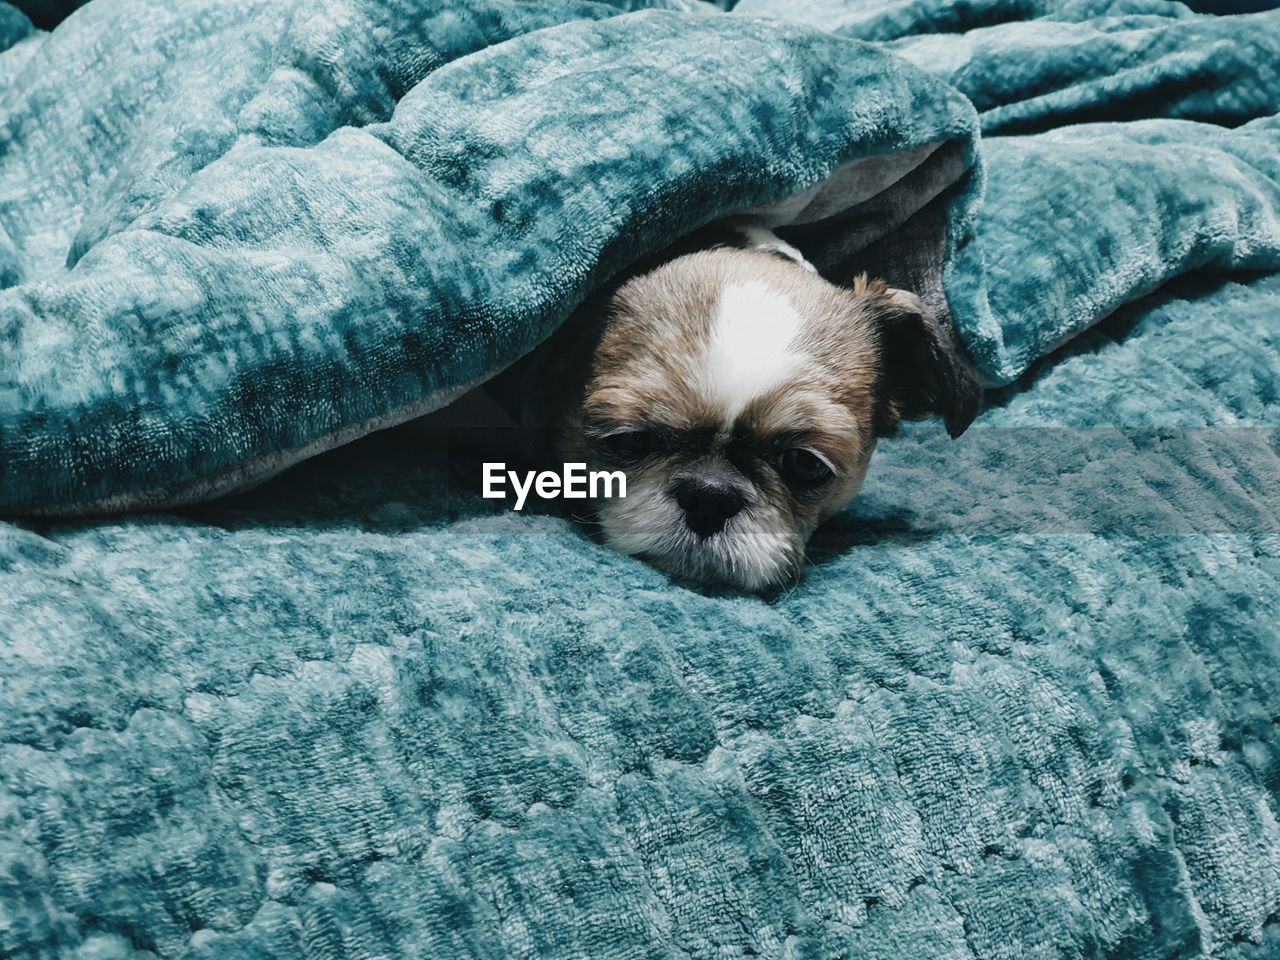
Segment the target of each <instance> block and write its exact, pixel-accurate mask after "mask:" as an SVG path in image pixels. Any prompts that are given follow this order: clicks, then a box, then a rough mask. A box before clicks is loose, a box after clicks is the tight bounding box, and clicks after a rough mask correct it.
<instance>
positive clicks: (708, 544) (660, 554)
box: [519, 223, 981, 592]
mask: <svg viewBox="0 0 1280 960" xmlns="http://www.w3.org/2000/svg"><path fill="white" fill-rule="evenodd" d="M519 382H520V384H521V387H520V390H521V393H522V403H523V404H524V405H525V407H526V409H528V408H529V407H530V406H532V408H534V409H537V410H539V411H540V413H539V414H535V415H534V417H533V419H535V420H538V421H539V422H540V423H541V424H542V425H544V426H547V427H549V428H550V433H551V442H552V445H553V448H554V451H555V456H556V458H557V459H561V460H563V461H565V462H575V463H577V462H581V463H585V464H586V465H587V467H588V468H589V469H603V470H622V471H624V472H625V475H626V480H627V494H626V496H625V497H624V498H617V499H610V500H601V501H598V502H594V503H592V504H590V509H591V511H592V515H593V516H594V519H595V521H596V522H597V523H598V525H599V532H600V535H601V537H602V539H603V541H604V543H605V544H606V545H608V546H609V547H611V548H613V549H615V550H618V551H620V552H622V553H625V554H630V555H633V556H637V557H640V558H643V559H644V560H647V561H648V562H650V563H652V564H653V565H655V566H657V567H658V568H660V569H662V570H664V571H666V572H668V573H669V574H672V575H674V576H676V577H679V578H685V579H688V580H692V581H697V582H701V583H705V584H719V585H724V586H729V587H732V588H737V589H740V590H745V591H752V592H761V591H767V590H770V589H772V588H776V587H780V586H783V585H785V584H788V583H791V582H794V581H795V580H796V579H798V578H799V576H800V575H801V572H802V570H803V568H804V559H805V547H806V544H807V543H808V541H809V538H810V536H811V535H812V534H813V532H814V530H815V529H816V528H817V527H818V526H819V524H821V523H822V522H823V521H824V520H826V519H827V518H829V517H831V516H832V515H833V514H835V513H836V512H838V511H839V510H841V509H843V508H844V507H845V506H846V505H847V504H848V503H849V501H850V500H852V499H853V497H854V496H855V495H856V494H857V492H858V490H859V488H860V487H861V486H862V482H863V478H864V477H865V475H866V472H867V466H868V463H869V462H870V459H871V455H872V452H873V451H874V449H875V446H876V441H877V440H878V439H879V438H881V437H886V436H890V435H892V434H894V433H895V432H896V431H897V429H898V424H899V423H900V421H902V420H907V419H918V418H922V417H926V416H929V415H938V416H941V417H942V418H943V420H944V422H945V424H946V428H947V431H948V432H949V433H950V434H951V436H952V437H956V436H959V435H960V434H961V433H962V432H963V431H964V430H965V429H966V428H967V427H968V426H969V424H970V423H971V422H972V421H973V419H974V418H975V417H976V416H977V413H978V410H979V407H980V404H981V389H980V387H979V385H978V383H977V381H976V380H975V378H974V376H973V375H972V373H971V370H970V367H969V365H968V363H967V361H966V359H965V358H964V356H963V354H962V352H961V350H960V348H959V346H958V345H957V343H956V340H955V338H954V336H953V334H952V333H951V331H950V328H949V326H948V325H944V324H941V323H939V322H938V321H937V320H936V319H935V318H934V317H933V316H932V315H931V314H930V312H929V311H928V310H927V309H926V308H925V307H924V305H923V304H922V303H921V301H920V299H919V298H918V297H917V296H916V295H914V294H912V293H909V292H907V291H905V290H898V289H893V288H891V287H889V286H887V285H886V284H884V283H882V282H878V281H870V280H867V279H866V278H865V277H859V278H857V279H856V280H854V281H853V282H852V285H851V286H849V287H841V286H837V285H836V284H834V283H831V282H829V281H828V280H826V279H824V278H823V277H822V276H821V275H820V274H819V273H818V271H817V270H815V269H814V267H813V265H812V264H811V263H809V262H808V261H807V260H806V259H805V257H804V256H803V255H802V254H801V253H800V252H799V251H798V250H797V249H796V248H795V247H793V246H792V245H791V244H789V243H786V242H784V241H783V240H781V239H780V238H779V237H778V236H777V235H775V234H774V233H772V232H771V231H769V230H767V229H765V228H763V227H761V226H759V225H753V224H750V223H747V224H742V223H737V224H733V225H731V226H730V227H729V228H728V229H727V230H722V232H721V239H720V240H718V241H717V242H716V243H714V244H712V245H710V246H702V247H700V248H699V249H694V250H692V251H690V252H686V253H680V254H678V255H675V256H671V257H669V258H666V259H663V260H662V262H660V263H657V264H656V265H652V266H649V267H646V268H643V269H640V270H637V271H635V272H634V273H632V274H631V275H630V276H629V277H628V278H626V279H625V280H624V281H623V282H621V283H619V284H617V285H616V286H614V287H613V288H611V289H609V290H607V291H606V292H605V293H603V294H601V295H599V296H597V297H595V298H594V299H593V300H591V301H589V302H588V303H587V304H586V305H585V306H584V307H582V308H581V309H580V310H579V311H578V312H577V314H576V315H575V316H574V317H573V318H571V320H570V321H569V322H567V323H566V324H565V325H564V327H563V328H562V329H561V330H560V331H559V332H558V333H557V334H556V335H555V336H553V337H552V338H551V340H550V341H548V342H547V343H546V344H544V345H543V346H542V347H541V348H539V350H537V351H535V353H534V355H533V357H532V358H530V361H529V362H527V363H525V364H524V365H523V372H522V375H521V376H520V378H519Z"/></svg>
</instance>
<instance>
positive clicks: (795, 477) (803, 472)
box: [778, 447, 833, 489]
mask: <svg viewBox="0 0 1280 960" xmlns="http://www.w3.org/2000/svg"><path fill="white" fill-rule="evenodd" d="M778 470H779V471H780V472H781V473H782V477H783V479H785V480H786V481H787V482H788V483H790V484H792V485H794V486H797V487H801V488H804V489H812V488H814V487H817V486H821V485H822V484H824V483H826V482H827V481H828V480H830V479H831V477H832V476H833V474H832V472H831V467H830V466H829V465H828V464H827V462H826V461H825V460H823V459H822V458H821V457H820V456H818V455H817V454H816V453H814V452H813V451H812V450H806V449H805V448H804V447H792V448H791V449H790V450H786V451H783V454H782V456H780V457H779V458H778Z"/></svg>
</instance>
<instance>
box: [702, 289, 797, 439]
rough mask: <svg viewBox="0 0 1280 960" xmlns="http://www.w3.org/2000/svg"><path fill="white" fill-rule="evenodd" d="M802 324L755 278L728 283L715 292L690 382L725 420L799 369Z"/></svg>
mask: <svg viewBox="0 0 1280 960" xmlns="http://www.w3.org/2000/svg"><path fill="white" fill-rule="evenodd" d="M803 322H804V321H803V318H802V317H801V315H800V313H799V312H798V311H797V310H796V308H795V306H794V305H793V304H792V303H791V300H790V299H789V298H788V297H787V296H786V294H785V293H783V292H782V291H780V290H777V289H774V288H773V287H770V286H769V285H768V284H766V283H763V282H761V281H759V280H748V281H746V282H745V283H730V284H727V285H726V286H725V288H724V289H723V290H722V291H721V292H720V299H719V300H718V301H717V304H716V313H715V318H714V319H713V320H712V325H711V331H710V336H709V337H708V338H707V346H706V352H705V353H704V354H703V355H702V356H701V357H699V358H696V360H695V362H697V363H698V368H697V369H698V373H697V376H696V380H695V385H696V388H697V390H698V392H699V394H700V395H701V396H702V398H703V399H704V400H705V401H706V402H707V403H708V404H710V405H711V406H714V407H715V408H716V409H718V410H720V411H722V413H723V416H724V420H725V422H726V423H732V422H733V421H734V420H736V419H737V418H738V415H739V414H740V413H742V411H743V410H745V409H746V408H747V405H748V404H749V403H751V401H752V400H754V399H755V398H756V397H759V396H762V395H763V394H766V393H768V392H769V391H770V390H772V389H774V388H775V387H777V386H778V385H779V384H781V383H784V382H785V381H786V380H788V379H789V378H791V377H792V376H794V375H795V373H796V372H797V371H798V370H799V369H800V366H801V364H803V363H804V362H805V357H804V355H803V353H802V352H801V351H800V350H799V349H798V348H797V345H796V344H797V340H798V339H799V335H800V329H801V326H802V325H803Z"/></svg>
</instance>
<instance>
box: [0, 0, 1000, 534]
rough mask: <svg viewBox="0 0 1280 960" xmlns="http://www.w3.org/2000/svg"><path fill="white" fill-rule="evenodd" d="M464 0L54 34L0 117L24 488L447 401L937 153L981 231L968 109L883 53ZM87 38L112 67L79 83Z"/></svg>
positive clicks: (136, 21) (69, 489) (4, 378)
mask: <svg viewBox="0 0 1280 960" xmlns="http://www.w3.org/2000/svg"><path fill="white" fill-rule="evenodd" d="M450 10H452V6H451V5H449V4H443V5H441V6H440V7H439V8H438V9H436V8H435V7H433V6H431V5H429V4H428V5H426V9H425V10H423V9H419V5H417V4H411V5H408V6H406V7H403V8H401V7H384V6H382V5H379V4H370V3H361V2H355V0H353V2H349V3H347V2H343V3H336V4H333V5H330V6H328V7H326V8H325V9H324V11H323V13H321V12H318V11H317V10H316V9H315V8H314V7H313V6H312V5H310V4H301V3H300V4H299V5H298V6H297V8H296V9H293V8H280V7H279V6H278V5H277V6H271V7H264V8H261V9H258V8H256V7H255V5H253V4H245V5H243V7H229V6H228V5H225V4H216V5H212V6H210V7H209V8H208V9H207V10H203V12H202V8H199V6H198V4H193V5H192V7H191V9H190V10H188V11H186V12H185V13H184V14H182V15H180V16H179V15H171V16H170V17H169V18H164V17H160V18H158V21H157V23H156V24H155V25H152V24H150V23H148V22H147V20H146V18H147V17H148V16H149V14H146V13H138V12H134V8H131V7H129V8H127V7H126V5H125V4H112V3H110V2H109V0H104V2H102V3H97V4H94V5H92V6H91V7H89V8H87V9H85V10H82V11H80V12H79V13H78V14H77V15H76V16H75V17H73V18H72V19H71V20H69V21H68V22H67V23H66V24H65V25H64V27H63V28H60V29H59V31H57V32H55V33H54V34H53V35H52V36H50V37H49V38H48V39H47V40H46V41H45V42H44V45H43V47H42V48H41V50H40V51H39V53H38V54H37V55H36V57H35V60H36V61H37V63H36V64H34V65H32V66H29V67H28V69H27V70H26V72H25V73H24V80H25V83H19V84H17V85H15V86H14V87H13V88H11V89H10V91H9V92H8V95H7V107H6V112H5V114H4V116H3V117H0V122H3V123H4V124H5V129H6V130H7V131H8V142H7V146H6V148H5V150H4V153H3V155H2V156H0V182H3V183H5V184H7V185H8V186H7V188H6V191H5V196H6V198H7V199H6V201H5V202H4V203H3V205H0V225H2V226H3V227H4V228H5V232H6V235H7V237H8V242H7V244H6V249H7V262H8V263H9V264H10V267H9V269H8V276H9V286H8V289H6V290H4V291H3V292H2V293H0V335H2V336H3V337H4V339H5V341H6V342H7V344H8V348H9V349H8V351H7V352H6V355H5V359H4V361H3V364H2V366H0V413H2V417H0V508H3V509H6V510H9V511H15V510H17V511H47V510H62V511H65V510H104V509H114V508H122V507H138V506H151V505H157V504H166V503H167V504H172V503H176V502H184V501H190V500H198V499H205V498H208V497H209V496H212V495H215V494H218V493H221V492H225V491H227V490H229V489H234V488H235V487H238V486H241V485H244V484H246V483H251V482H254V481H256V480H260V479H262V478H263V477H265V476H269V475H270V474H272V473H274V472H276V471H278V470H279V469H281V468H282V467H284V466H287V465H288V464H290V463H292V462H295V461H296V460H298V459H301V458H302V457H305V456H307V455H310V454H313V453H315V452H318V451H320V450H323V449H327V448H329V447H332V446H336V445H338V444H340V443H343V442H345V441H348V440H350V439H353V438H354V437H356V436H359V435H361V434H363V433H367V432H369V431H370V430H373V429H376V428H378V427H383V426H387V425H389V424H392V423H395V422H398V421H401V420H404V419H408V418H410V417H413V416H416V415H419V414H421V413H425V412H427V411H429V410H431V409H434V408H435V407H438V406H440V405H441V404H443V403H444V402H446V401H447V400H448V399H449V398H451V397H453V396H455V395H456V394H457V393H458V392H459V391H461V390H463V389H465V388H467V387H469V386H471V385H473V384H475V383H476V382H478V381H480V380H482V379H484V378H485V377H487V376H490V375H492V374H493V373H494V372H495V371H496V370H498V369H500V368H501V367H503V366H504V365H505V364H507V363H509V362H511V361H512V360H514V359H516V358H517V357H518V356H520V355H521V354H522V353H524V352H525V351H527V350H528V349H530V348H531V347H532V346H533V345H534V344H536V343H537V342H538V341H539V340H541V339H542V338H543V337H544V336H546V335H547V334H548V333H550V331H551V330H552V329H554V327H555V325H556V324H557V323H558V322H559V321H560V320H561V319H563V318H564V316H565V315H566V314H567V312H568V311H569V310H570V309H571V308H572V306H573V305H574V304H575V303H576V302H578V301H580V300H581V299H583V298H584V297H585V296H586V295H587V294H588V293H589V292H590V291H591V290H592V289H594V288H595V287H596V286H597V285H598V284H599V283H601V282H602V281H604V280H605V279H607V278H608V277H609V276H610V275H611V274H612V273H614V272H616V271H618V270H619V269H621V268H622V267H624V266H625V265H627V264H628V263H630V262H631V261H633V260H635V259H637V258H638V257H640V256H643V255H646V254H649V253H652V252H654V251H655V250H657V249H658V248H659V247H661V246H663V245H665V244H666V243H668V242H670V240H671V239H673V238H674V237H675V236H678V235H680V234H681V233H683V232H685V231H687V230H689V229H692V228H694V227H697V226H699V225H701V224H703V223H705V222H707V221H709V220H712V219H715V218H716V217H719V216H723V215H726V214H730V213H733V212H737V211H741V210H744V209H750V208H764V207H768V208H770V209H772V210H773V212H774V219H775V220H776V221H777V222H778V223H780V224H783V225H785V224H787V223H790V222H792V221H795V222H797V223H802V222H804V221H805V220H806V213H805V211H809V213H808V214H807V216H809V217H813V216H817V215H818V214H817V213H815V212H814V211H820V213H821V215H822V216H823V217H825V218H830V217H833V216H839V214H840V212H841V211H842V210H843V209H845V208H846V207H848V206H851V205H855V204H857V203H861V202H865V201H867V200H869V199H870V197H869V196H867V195H865V193H866V176H864V174H868V173H869V171H870V169H871V166H876V171H875V173H874V174H872V176H873V177H883V178H885V181H886V182H887V183H890V184H891V183H893V182H894V181H895V180H896V179H899V177H900V176H901V173H902V172H903V171H896V170H895V163H896V161H895V160H894V158H895V157H899V156H900V157H902V158H904V159H903V160H902V161H901V163H902V164H904V165H905V166H906V167H907V168H909V167H910V166H912V165H915V164H917V163H920V162H924V163H927V162H928V161H927V159H926V160H924V161H921V160H920V159H919V158H917V156H916V154H915V151H917V150H919V149H920V148H922V147H925V146H928V147H929V148H930V150H933V149H934V148H936V147H937V146H938V145H940V144H944V143H951V144H955V145H956V148H955V149H956V150H957V151H958V153H957V154H956V155H957V156H960V157H961V158H962V162H961V164H960V165H959V166H958V167H957V166H956V165H955V164H951V165H948V166H947V168H946V169H947V173H948V176H949V177H950V178H951V183H950V187H951V193H950V196H951V198H952V201H951V202H952V205H953V209H954V210H955V215H954V216H953V217H949V221H950V222H949V223H948V224H946V225H942V224H940V225H939V228H938V229H939V231H943V230H944V229H945V230H946V231H947V232H946V235H945V239H944V243H945V244H950V243H953V242H954V239H953V238H954V237H956V236H960V235H962V234H963V227H962V226H961V227H958V226H957V223H963V222H966V217H967V215H968V212H969V211H971V209H972V207H973V206H974V203H975V198H976V195H977V189H978V185H979V183H980V178H979V177H978V176H977V175H976V174H974V172H973V171H974V163H975V161H976V151H975V149H974V147H973V137H974V132H975V128H976V124H975V120H974V115H973V111H972V108H971V107H970V105H969V104H968V102H967V101H966V100H965V99H964V98H963V97H961V96H960V95H959V94H957V93H956V92H955V91H953V90H952V89H950V88H949V87H947V86H945V85H944V84H942V83H941V82H939V81H936V80H933V79H931V78H929V77H928V76H927V75H925V74H923V73H922V72H920V71H917V70H915V69H914V68H912V67H910V66H909V65H906V64H903V63H901V62H900V61H898V60H896V59H895V58H893V57H892V55H890V54H887V53H886V52H884V51H881V50H878V49H874V48H872V47H870V46H867V45H862V44H859V43H856V42H853V41H849V40H844V39H840V38H837V37H834V36H831V35H828V34H824V33H818V32H815V31H811V30H807V29H803V28H799V27H791V26H787V25H783V24H780V23H772V22H765V21H759V20H751V19H747V18H733V17H726V16H715V17H709V16H706V15H700V14H684V13H678V12H667V11H650V12H641V13H637V14H630V15H624V16H618V17H612V16H607V15H608V14H612V13H615V12H616V11H613V10H612V9H610V8H604V7H602V6H600V5H590V4H588V5H583V4H574V3H569V4H566V5H563V6H561V5H547V6H541V5H540V6H533V7H531V6H529V5H526V4H520V3H500V2H496V3H494V4H492V5H491V6H490V7H484V6H483V5H481V6H478V7H476V8H471V9H469V16H464V17H462V18H457V17H455V16H454V15H453V14H452V13H450V12H449V11H450ZM432 11H434V15H433V13H432ZM584 13H585V14H589V16H587V17H586V18H585V19H584V18H583V15H584ZM248 14H252V16H251V17H249V19H248V20H247V21H246V15H248ZM423 14H426V16H423ZM557 17H559V18H562V19H564V20H565V21H567V22H565V23H563V24H561V25H559V26H557V27H555V28H554V29H543V30H536V29H533V28H535V27H538V26H543V25H545V24H547V23H548V22H549V21H552V20H554V19H555V18H557ZM596 17H604V19H600V20H597V19H595V18H596ZM246 22H248V23H249V24H251V25H252V26H253V29H247V28H246V27H245V26H244V24H245V23H246ZM411 22H412V23H411ZM267 27H270V28H271V29H270V30H267V29H266V28H267ZM104 31H105V32H106V34H107V37H108V41H106V42H104V40H103V38H102V33H103V32H104ZM138 31H142V33H143V35H144V36H151V37H152V40H151V42H152V43H161V42H163V44H164V45H165V47H166V48H168V49H170V50H172V51H174V52H175V53H176V52H177V51H182V53H181V55H180V56H178V57H177V59H175V60H174V61H173V62H172V63H170V62H169V61H167V60H164V61H158V60H156V59H155V58H154V57H152V56H150V54H149V51H148V49H147V47H146V45H145V44H138V43H137V42H130V43H126V42H125V39H124V38H125V37H126V36H129V35H136V34H137V32H138ZM529 31H532V32H529ZM263 33H265V34H266V36H265V37H263V36H260V34H263ZM516 34H518V35H516ZM246 37H248V38H254V39H255V43H256V46H254V45H251V47H250V50H249V51H248V52H247V53H246V52H245V51H244V50H242V49H241V48H240V47H238V46H236V45H234V44H233V43H232V40H233V38H246ZM504 37H511V39H509V40H507V42H502V43H499V42H496V41H499V40H502V39H504ZM424 41H425V42H424ZM478 47H483V49H482V50H479V52H475V53H471V54H470V55H466V56H462V54H463V53H465V52H466V51H468V50H469V49H472V48H478ZM459 57H460V58H459ZM63 62H74V63H76V64H77V65H78V66H77V68H76V71H75V73H74V76H75V78H76V83H77V85H78V86H82V87H85V88H86V89H87V90H88V91H89V92H88V93H86V94H84V95H83V96H80V95H77V96H75V97H72V98H70V99H69V100H68V101H66V102H63V101H62V100H54V99H53V98H54V96H55V94H58V93H65V92H66V90H65V87H66V84H67V77H66V76H64V75H61V74H60V71H59V70H58V68H57V65H58V64H61V63H63ZM446 62H448V65H447V66H441V64H443V63H446ZM38 65H44V66H48V67H50V68H51V70H50V72H49V73H48V74H44V73H41V72H40V71H39V70H37V69H36V66H38ZM224 77H226V79H227V81H228V82H226V83H224V82H222V80H223V78H224ZM157 90H160V91H164V96H165V97H167V99H162V100H161V105H160V106H159V108H158V112H157V111H155V110H152V109H150V108H149V106H148V104H150V103H151V102H152V101H153V100H154V99H155V98H156V96H157ZM855 92H856V94H857V95H856V96H855V95H854V94H855ZM37 118H38V120H39V127H36V126H35V124H36V121H37ZM115 126H118V127H119V128H120V129H121V130H122V131H123V132H124V133H125V136H124V137H123V138H120V137H114V136H111V135H110V134H109V133H108V132H107V131H110V130H112V128H113V127H115ZM37 129H38V130H39V131H40V132H39V133H37V132H36V130H37ZM104 154H105V156H104ZM828 182H829V183H828ZM824 184H828V186H826V187H824V186H823V185H824ZM872 192H874V191H872ZM797 196H802V197H803V199H804V204H803V209H801V208H799V207H796V208H795V209H792V207H793V206H794V203H792V204H790V205H788V204H786V203H784V201H787V200H788V198H794V197H797ZM779 204H782V205H781V206H778V205H779ZM892 228H893V224H892V223H882V224H881V229H882V232H883V231H884V230H885V229H888V230H889V231H891V230H892ZM937 299H938V300H939V302H943V301H942V300H941V298H940V297H939V298H937Z"/></svg>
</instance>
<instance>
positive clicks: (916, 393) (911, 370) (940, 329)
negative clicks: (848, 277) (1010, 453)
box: [867, 284, 982, 437]
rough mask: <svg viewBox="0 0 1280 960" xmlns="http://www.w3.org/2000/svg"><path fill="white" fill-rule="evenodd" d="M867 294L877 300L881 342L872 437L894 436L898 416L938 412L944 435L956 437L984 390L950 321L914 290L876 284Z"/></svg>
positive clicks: (908, 417)
mask: <svg viewBox="0 0 1280 960" xmlns="http://www.w3.org/2000/svg"><path fill="white" fill-rule="evenodd" d="M867 292H868V293H869V294H870V295H871V296H872V297H873V299H874V300H875V302H876V306H877V330H878V334H879V342H880V381H879V389H878V391H877V393H878V395H877V398H876V415H875V429H876V435H877V436H882V437H883V436H892V435H893V434H894V433H896V432H897V430H898V422H899V421H900V420H919V419H922V418H924V417H927V416H930V415H937V416H940V417H942V420H943V422H944V423H945V424H946V426H947V433H949V434H950V435H951V436H953V437H958V436H960V434H962V433H964V431H965V430H966V429H967V428H968V426H969V424H971V423H973V419H974V417H976V416H977V415H978V410H979V409H980V408H981V406H982V388H981V387H980V386H979V385H978V381H977V380H976V379H975V377H974V375H973V371H972V369H971V367H970V365H969V361H968V360H967V358H966V357H965V356H964V354H963V353H962V352H961V348H960V345H959V343H958V342H957V341H956V337H955V334H954V333H953V332H952V330H951V328H950V325H948V324H942V323H939V322H938V320H937V318H935V317H934V316H933V314H932V313H931V312H930V311H929V309H928V308H926V307H925V305H924V304H923V303H921V302H920V298H919V297H917V296H916V295H915V294H914V293H908V292H907V291H905V290H894V289H892V288H889V287H881V286H880V285H879V284H876V285H873V286H872V287H870V288H869V289H868V290H867Z"/></svg>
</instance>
